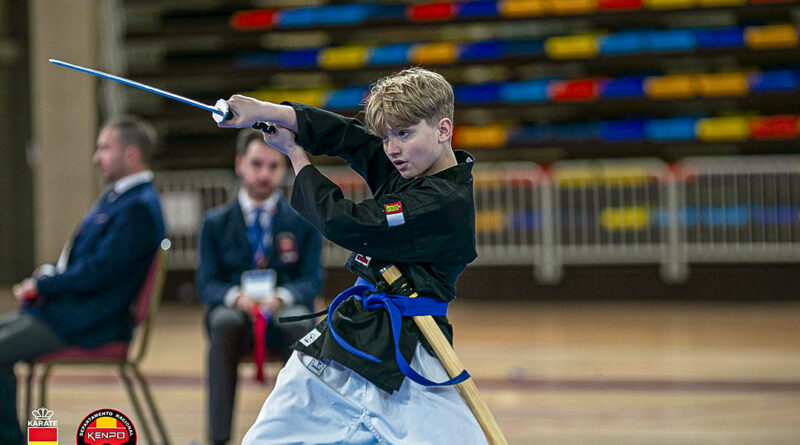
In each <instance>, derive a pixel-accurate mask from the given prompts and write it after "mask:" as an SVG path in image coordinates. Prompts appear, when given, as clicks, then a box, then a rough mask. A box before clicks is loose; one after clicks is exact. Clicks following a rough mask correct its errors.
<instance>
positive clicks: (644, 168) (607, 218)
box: [545, 159, 676, 279]
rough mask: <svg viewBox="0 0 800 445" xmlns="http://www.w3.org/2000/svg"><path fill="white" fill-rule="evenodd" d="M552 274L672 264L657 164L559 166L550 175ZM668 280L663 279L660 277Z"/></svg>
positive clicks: (664, 172)
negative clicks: (563, 269) (576, 268)
mask: <svg viewBox="0 0 800 445" xmlns="http://www.w3.org/2000/svg"><path fill="white" fill-rule="evenodd" d="M551 174H552V181H553V193H554V199H553V202H554V206H553V217H554V219H555V221H556V223H555V226H556V227H557V230H556V231H555V245H554V246H552V247H551V246H546V247H545V248H553V249H554V253H553V255H552V258H553V261H555V262H556V266H555V267H554V269H557V268H558V267H560V266H561V265H584V264H662V265H664V266H665V267H663V268H662V271H663V272H666V271H667V270H669V268H668V267H667V266H666V265H669V264H674V263H675V261H676V260H675V258H674V257H672V256H671V253H672V251H671V250H670V249H669V248H668V245H669V243H670V242H675V239H674V236H675V234H672V237H671V236H670V235H671V234H670V232H669V231H668V230H667V228H668V227H669V226H668V225H667V224H659V221H661V220H662V219H663V220H665V221H669V218H670V210H669V209H670V207H669V205H668V200H669V193H670V191H669V190H668V187H669V184H670V183H671V181H670V170H669V169H668V168H667V165H666V164H665V163H663V162H662V161H659V160H657V159H627V160H626V159H622V160H618V159H615V160H588V161H564V162H559V163H556V164H554V165H553V168H552V171H551ZM664 277H665V278H667V279H670V277H669V276H667V275H664Z"/></svg>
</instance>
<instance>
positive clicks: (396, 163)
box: [392, 159, 408, 170]
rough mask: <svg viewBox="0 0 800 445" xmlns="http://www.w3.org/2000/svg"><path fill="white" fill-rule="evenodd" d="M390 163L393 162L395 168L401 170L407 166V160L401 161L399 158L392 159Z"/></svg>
mask: <svg viewBox="0 0 800 445" xmlns="http://www.w3.org/2000/svg"><path fill="white" fill-rule="evenodd" d="M392 164H394V166H395V168H397V169H398V170H403V169H404V168H406V167H407V166H408V162H406V161H401V160H399V159H398V160H396V161H392Z"/></svg>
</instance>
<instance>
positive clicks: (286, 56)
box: [276, 49, 319, 68]
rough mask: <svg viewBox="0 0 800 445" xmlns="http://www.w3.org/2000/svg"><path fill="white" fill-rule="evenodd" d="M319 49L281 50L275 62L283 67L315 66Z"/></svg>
mask: <svg viewBox="0 0 800 445" xmlns="http://www.w3.org/2000/svg"><path fill="white" fill-rule="evenodd" d="M318 56H319V49H298V50H290V51H281V52H280V53H278V57H277V60H276V63H277V64H278V66H280V67H283V68H308V67H313V66H317V57H318Z"/></svg>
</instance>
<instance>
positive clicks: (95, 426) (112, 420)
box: [76, 409, 136, 445]
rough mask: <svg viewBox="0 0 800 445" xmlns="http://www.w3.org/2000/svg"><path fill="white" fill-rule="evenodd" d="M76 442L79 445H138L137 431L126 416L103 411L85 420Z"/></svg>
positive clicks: (108, 410) (110, 410)
mask: <svg viewBox="0 0 800 445" xmlns="http://www.w3.org/2000/svg"><path fill="white" fill-rule="evenodd" d="M76 442H77V444H78V445H136V429H135V428H134V427H133V422H131V420H130V419H128V417H127V416H126V415H125V414H122V413H121V412H119V411H117V410H114V409H101V410H97V411H95V412H93V413H91V414H89V415H88V416H86V418H85V419H83V422H81V424H80V426H79V427H78V434H77V436H76Z"/></svg>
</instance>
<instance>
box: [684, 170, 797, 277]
mask: <svg viewBox="0 0 800 445" xmlns="http://www.w3.org/2000/svg"><path fill="white" fill-rule="evenodd" d="M679 172H680V175H681V181H680V182H679V183H678V184H679V187H680V188H681V189H682V190H681V196H682V197H683V200H684V202H683V206H682V207H681V208H680V210H679V211H678V220H679V223H680V226H681V229H682V230H681V232H682V241H683V243H684V245H683V246H682V249H685V251H686V256H687V258H688V261H689V262H720V263H727V262H737V263H752V262H797V261H800V222H799V221H798V220H800V156H757V157H747V158H719V157H713V158H712V157H702V158H701V157H696V158H687V159H685V160H683V161H682V162H681V163H680V164H679Z"/></svg>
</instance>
